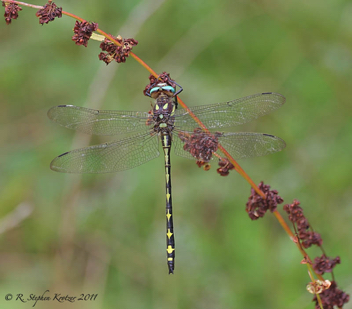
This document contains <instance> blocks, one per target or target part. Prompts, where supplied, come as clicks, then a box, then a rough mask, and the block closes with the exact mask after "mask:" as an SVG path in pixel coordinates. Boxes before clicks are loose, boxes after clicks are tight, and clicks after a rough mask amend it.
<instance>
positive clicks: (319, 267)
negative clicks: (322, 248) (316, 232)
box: [313, 254, 341, 275]
mask: <svg viewBox="0 0 352 309" xmlns="http://www.w3.org/2000/svg"><path fill="white" fill-rule="evenodd" d="M340 263H341V260H340V257H339V256H337V257H336V258H334V259H329V258H328V257H327V256H326V255H325V254H323V255H322V256H321V257H316V258H315V259H314V263H313V269H314V271H315V273H316V274H318V275H323V274H324V273H331V272H332V269H333V268H334V267H335V266H336V264H340Z"/></svg>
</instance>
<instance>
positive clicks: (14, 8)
mask: <svg viewBox="0 0 352 309" xmlns="http://www.w3.org/2000/svg"><path fill="white" fill-rule="evenodd" d="M2 6H4V7H5V14H4V17H5V21H6V24H7V25H9V24H11V20H12V19H17V18H18V12H19V11H22V8H21V7H20V6H18V4H15V3H6V2H3V3H2Z"/></svg>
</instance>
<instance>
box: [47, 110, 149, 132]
mask: <svg viewBox="0 0 352 309" xmlns="http://www.w3.org/2000/svg"><path fill="white" fill-rule="evenodd" d="M148 116H149V114H148V113H145V112H127V111H109V110H95V109H90V108H85V107H79V106H74V105H59V106H55V107H53V108H51V109H50V110H49V111H48V117H49V118H50V119H51V120H52V121H54V122H57V123H58V124H59V125H61V126H63V127H66V128H69V129H73V130H77V131H80V132H83V133H87V134H96V135H115V134H125V133H130V132H140V131H142V130H144V131H145V130H148V128H149V126H148V125H147V124H146V121H147V119H148Z"/></svg>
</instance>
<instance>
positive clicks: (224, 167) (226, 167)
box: [216, 158, 235, 176]
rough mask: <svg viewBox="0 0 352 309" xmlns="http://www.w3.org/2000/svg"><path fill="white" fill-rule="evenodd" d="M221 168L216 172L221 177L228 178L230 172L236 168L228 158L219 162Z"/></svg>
mask: <svg viewBox="0 0 352 309" xmlns="http://www.w3.org/2000/svg"><path fill="white" fill-rule="evenodd" d="M219 166H220V167H219V168H218V169H217V170H216V171H217V172H218V173H219V174H220V176H227V175H228V174H229V173H230V170H233V169H234V168H235V167H234V165H233V164H232V163H231V162H230V161H229V159H227V158H221V159H220V160H219Z"/></svg>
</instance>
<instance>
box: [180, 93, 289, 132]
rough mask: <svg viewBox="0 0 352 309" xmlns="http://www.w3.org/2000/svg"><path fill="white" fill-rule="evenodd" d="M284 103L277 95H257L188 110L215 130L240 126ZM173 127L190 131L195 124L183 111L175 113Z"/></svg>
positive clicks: (282, 97) (280, 96)
mask: <svg viewBox="0 0 352 309" xmlns="http://www.w3.org/2000/svg"><path fill="white" fill-rule="evenodd" d="M284 103H285V97H284V96H282V95H281V94H278V93H273V92H267V93H258V94H254V95H251V96H248V97H244V98H240V99H237V100H234V101H229V102H224V103H216V104H210V105H201V106H195V107H192V108H190V110H191V111H192V112H193V113H194V115H195V116H197V118H198V119H199V120H200V121H201V122H202V123H203V124H204V125H205V126H206V127H207V128H208V129H216V128H222V127H230V126H236V125H240V124H243V123H246V122H249V121H251V120H254V119H256V118H258V117H261V116H263V115H266V114H269V113H270V112H272V111H273V110H275V109H277V108H279V107H280V106H281V105H282V104H284ZM175 127H177V128H179V129H184V130H188V131H192V130H193V128H195V127H197V123H196V122H195V121H194V119H193V118H192V117H191V116H190V115H189V112H187V111H186V110H184V109H178V110H177V111H176V113H175Z"/></svg>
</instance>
